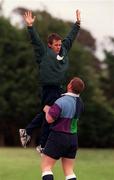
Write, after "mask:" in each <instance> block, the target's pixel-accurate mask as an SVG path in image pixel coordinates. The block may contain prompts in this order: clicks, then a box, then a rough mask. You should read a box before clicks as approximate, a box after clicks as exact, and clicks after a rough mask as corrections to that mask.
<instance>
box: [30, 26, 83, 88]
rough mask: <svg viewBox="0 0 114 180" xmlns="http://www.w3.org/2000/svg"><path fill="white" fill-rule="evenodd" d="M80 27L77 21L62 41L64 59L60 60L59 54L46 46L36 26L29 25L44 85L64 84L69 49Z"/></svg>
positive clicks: (62, 57)
mask: <svg viewBox="0 0 114 180" xmlns="http://www.w3.org/2000/svg"><path fill="white" fill-rule="evenodd" d="M79 29H80V25H79V24H78V23H75V24H74V25H73V27H72V29H71V31H70V32H69V34H68V35H67V37H66V38H65V39H64V40H63V41H62V47H61V50H60V53H59V57H60V58H61V59H62V60H58V58H57V54H56V53H55V52H54V51H53V50H52V49H51V48H49V47H45V45H44V43H43V42H42V41H41V39H40V37H39V34H38V33H37V32H36V31H35V29H34V27H33V26H32V27H28V32H29V34H30V38H31V43H32V45H33V48H34V51H35V56H36V61H37V63H38V65H39V73H40V74H39V79H40V82H41V84H42V85H62V84H63V83H64V81H65V76H66V71H67V69H68V66H69V60H68V51H69V50H70V48H71V46H72V43H73V40H74V39H75V38H76V36H77V33H78V31H79Z"/></svg>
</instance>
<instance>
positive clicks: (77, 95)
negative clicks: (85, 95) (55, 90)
mask: <svg viewBox="0 0 114 180" xmlns="http://www.w3.org/2000/svg"><path fill="white" fill-rule="evenodd" d="M66 95H67V96H72V97H79V96H80V95H79V94H74V93H72V92H67V93H64V94H62V96H66Z"/></svg>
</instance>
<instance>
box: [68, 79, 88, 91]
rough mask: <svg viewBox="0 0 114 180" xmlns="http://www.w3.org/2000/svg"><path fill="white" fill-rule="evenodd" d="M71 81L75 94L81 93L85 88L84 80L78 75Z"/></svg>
mask: <svg viewBox="0 0 114 180" xmlns="http://www.w3.org/2000/svg"><path fill="white" fill-rule="evenodd" d="M70 83H71V89H72V91H73V93H75V94H80V93H81V92H82V91H83V90H84V88H85V84H84V82H83V81H82V79H80V78H78V77H74V78H73V79H72V80H71V82H70Z"/></svg>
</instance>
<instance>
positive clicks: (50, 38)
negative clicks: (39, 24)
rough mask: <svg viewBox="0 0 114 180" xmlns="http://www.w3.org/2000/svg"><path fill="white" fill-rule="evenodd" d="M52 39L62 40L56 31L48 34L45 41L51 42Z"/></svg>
mask: <svg viewBox="0 0 114 180" xmlns="http://www.w3.org/2000/svg"><path fill="white" fill-rule="evenodd" d="M53 40H56V41H58V40H62V37H61V36H59V35H58V34H57V33H52V34H50V35H49V36H48V39H47V43H49V44H52V43H53Z"/></svg>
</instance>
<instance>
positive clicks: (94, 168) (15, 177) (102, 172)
mask: <svg viewBox="0 0 114 180" xmlns="http://www.w3.org/2000/svg"><path fill="white" fill-rule="evenodd" d="M40 160H41V158H40V156H39V155H38V154H37V152H36V151H35V150H34V149H32V148H31V149H30V148H29V149H22V148H0V180H40V179H41V170H40ZM74 171H75V173H76V175H77V177H78V180H112V179H113V178H114V150H98V149H96V150H95V149H94V150H91V149H79V150H78V154H77V159H76V163H75V169H74ZM53 172H54V176H55V180H64V179H65V178H64V175H63V172H62V168H61V164H60V162H57V164H56V165H55V167H54V171H53Z"/></svg>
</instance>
